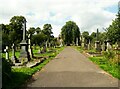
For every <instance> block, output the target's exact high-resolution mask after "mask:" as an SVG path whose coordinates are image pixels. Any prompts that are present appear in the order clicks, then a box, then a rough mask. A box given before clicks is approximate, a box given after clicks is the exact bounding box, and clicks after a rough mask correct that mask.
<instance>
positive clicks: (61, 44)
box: [60, 39, 63, 47]
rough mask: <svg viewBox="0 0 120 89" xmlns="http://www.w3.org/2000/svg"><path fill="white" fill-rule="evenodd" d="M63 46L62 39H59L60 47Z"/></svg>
mask: <svg viewBox="0 0 120 89" xmlns="http://www.w3.org/2000/svg"><path fill="white" fill-rule="evenodd" d="M62 46H63V41H62V39H60V47H62Z"/></svg>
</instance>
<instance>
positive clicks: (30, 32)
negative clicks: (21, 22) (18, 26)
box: [27, 27, 36, 36]
mask: <svg viewBox="0 0 120 89" xmlns="http://www.w3.org/2000/svg"><path fill="white" fill-rule="evenodd" d="M35 30H36V29H35V28H34V27H30V28H29V29H28V31H27V33H28V34H30V35H31V36H32V35H33V34H34V33H35Z"/></svg>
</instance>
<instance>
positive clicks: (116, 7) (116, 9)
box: [104, 5, 118, 13]
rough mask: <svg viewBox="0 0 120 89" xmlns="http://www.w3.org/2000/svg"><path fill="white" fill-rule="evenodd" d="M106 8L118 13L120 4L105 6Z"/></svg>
mask: <svg viewBox="0 0 120 89" xmlns="http://www.w3.org/2000/svg"><path fill="white" fill-rule="evenodd" d="M104 10H106V11H109V12H112V13H117V12H118V5H113V6H110V7H107V8H104Z"/></svg>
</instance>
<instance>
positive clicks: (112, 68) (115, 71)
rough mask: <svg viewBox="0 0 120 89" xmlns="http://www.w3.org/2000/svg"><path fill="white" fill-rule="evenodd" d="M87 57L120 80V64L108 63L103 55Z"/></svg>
mask: <svg viewBox="0 0 120 89" xmlns="http://www.w3.org/2000/svg"><path fill="white" fill-rule="evenodd" d="M89 59H90V60H91V61H92V62H94V63H96V64H97V65H99V67H100V68H102V69H103V70H104V71H106V72H108V73H109V74H111V75H112V76H113V77H115V78H118V79H119V80H120V74H119V69H120V65H118V64H113V63H110V62H109V61H108V60H105V59H104V58H103V57H89Z"/></svg>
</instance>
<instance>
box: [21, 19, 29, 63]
mask: <svg viewBox="0 0 120 89" xmlns="http://www.w3.org/2000/svg"><path fill="white" fill-rule="evenodd" d="M22 30H23V40H22V42H21V43H20V45H21V52H20V62H23V61H24V62H27V61H30V55H29V52H28V43H27V42H26V19H24V24H23V28H22Z"/></svg>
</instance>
